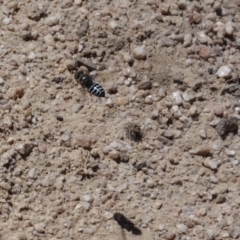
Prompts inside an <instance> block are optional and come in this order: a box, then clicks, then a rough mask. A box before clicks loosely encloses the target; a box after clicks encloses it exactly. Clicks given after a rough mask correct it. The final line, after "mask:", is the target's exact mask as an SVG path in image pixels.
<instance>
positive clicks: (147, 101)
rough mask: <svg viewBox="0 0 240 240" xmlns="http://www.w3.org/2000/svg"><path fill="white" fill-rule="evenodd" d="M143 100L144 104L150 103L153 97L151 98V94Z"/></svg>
mask: <svg viewBox="0 0 240 240" xmlns="http://www.w3.org/2000/svg"><path fill="white" fill-rule="evenodd" d="M144 102H145V103H146V104H152V103H153V98H152V96H151V95H148V96H146V98H145V100H144Z"/></svg>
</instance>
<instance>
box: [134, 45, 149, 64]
mask: <svg viewBox="0 0 240 240" xmlns="http://www.w3.org/2000/svg"><path fill="white" fill-rule="evenodd" d="M146 55H147V54H146V50H145V46H144V45H143V46H138V47H135V48H134V49H133V57H134V58H135V59H137V60H144V59H146Z"/></svg>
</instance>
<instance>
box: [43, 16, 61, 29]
mask: <svg viewBox="0 0 240 240" xmlns="http://www.w3.org/2000/svg"><path fill="white" fill-rule="evenodd" d="M59 19H60V15H59V14H57V15H55V16H51V17H48V18H46V19H45V24H46V25H48V26H54V25H57V24H59Z"/></svg>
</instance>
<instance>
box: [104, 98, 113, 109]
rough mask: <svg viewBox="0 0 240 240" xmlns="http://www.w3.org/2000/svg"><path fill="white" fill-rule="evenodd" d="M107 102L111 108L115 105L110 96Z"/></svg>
mask: <svg viewBox="0 0 240 240" xmlns="http://www.w3.org/2000/svg"><path fill="white" fill-rule="evenodd" d="M105 104H106V106H108V107H110V108H111V107H113V106H114V103H113V100H112V99H111V98H108V99H107V101H106V103H105Z"/></svg>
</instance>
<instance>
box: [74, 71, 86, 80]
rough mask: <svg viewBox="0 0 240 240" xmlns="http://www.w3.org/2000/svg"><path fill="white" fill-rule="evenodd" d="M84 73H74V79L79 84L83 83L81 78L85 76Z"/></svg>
mask: <svg viewBox="0 0 240 240" xmlns="http://www.w3.org/2000/svg"><path fill="white" fill-rule="evenodd" d="M83 74H84V73H83V71H77V72H75V73H74V78H75V79H76V80H77V81H78V82H81V78H82V76H83Z"/></svg>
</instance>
